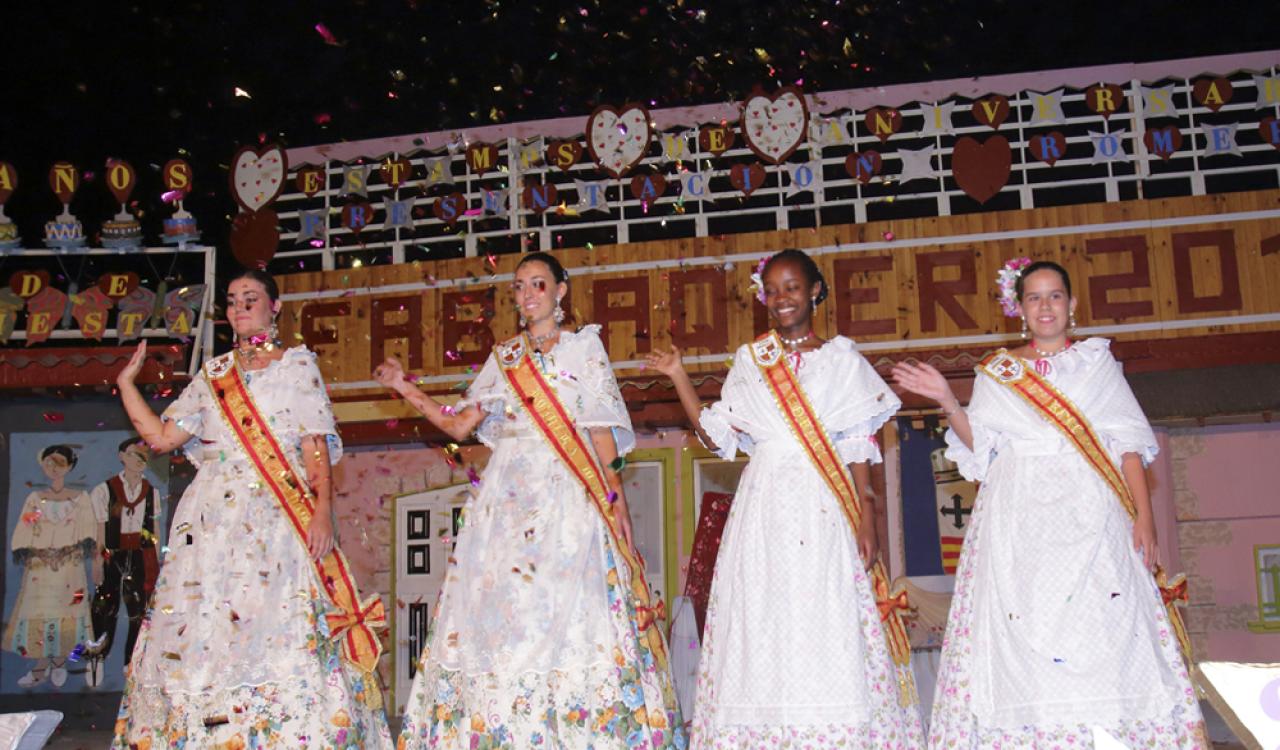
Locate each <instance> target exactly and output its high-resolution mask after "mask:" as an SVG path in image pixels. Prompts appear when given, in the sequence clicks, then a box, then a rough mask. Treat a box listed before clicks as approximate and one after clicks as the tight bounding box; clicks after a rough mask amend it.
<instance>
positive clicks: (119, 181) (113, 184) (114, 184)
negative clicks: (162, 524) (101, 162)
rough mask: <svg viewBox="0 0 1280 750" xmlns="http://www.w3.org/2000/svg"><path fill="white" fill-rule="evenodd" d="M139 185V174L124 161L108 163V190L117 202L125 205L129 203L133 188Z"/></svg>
mask: <svg viewBox="0 0 1280 750" xmlns="http://www.w3.org/2000/svg"><path fill="white" fill-rule="evenodd" d="M137 184H138V173H137V172H135V171H133V166H132V165H131V164H129V162H127V161H124V160H123V159H110V160H108V161H107V189H108V190H110V191H111V194H112V195H113V196H115V199H116V202H117V203H119V204H121V205H124V204H125V203H128V202H129V196H130V195H132V194H133V188H134V186H135V185H137Z"/></svg>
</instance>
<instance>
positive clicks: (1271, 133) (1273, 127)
mask: <svg viewBox="0 0 1280 750" xmlns="http://www.w3.org/2000/svg"><path fill="white" fill-rule="evenodd" d="M1258 135H1261V136H1262V142H1263V143H1270V144H1271V145H1272V147H1273V148H1277V149H1280V121H1278V120H1276V118H1274V117H1264V118H1262V122H1259V123H1258Z"/></svg>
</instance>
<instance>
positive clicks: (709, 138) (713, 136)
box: [698, 125, 733, 156]
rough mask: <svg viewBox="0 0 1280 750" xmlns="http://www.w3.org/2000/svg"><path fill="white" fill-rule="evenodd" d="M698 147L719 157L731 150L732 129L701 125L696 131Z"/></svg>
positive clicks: (721, 126) (722, 126)
mask: <svg viewBox="0 0 1280 750" xmlns="http://www.w3.org/2000/svg"><path fill="white" fill-rule="evenodd" d="M698 146H699V147H700V148H701V149H702V150H703V151H709V152H711V154H713V155H714V156H719V155H720V154H723V153H724V152H726V151H728V150H729V149H731V148H733V129H732V128H730V127H729V126H727V125H703V126H702V127H701V128H700V129H699V130H698Z"/></svg>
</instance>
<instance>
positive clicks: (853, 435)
mask: <svg viewBox="0 0 1280 750" xmlns="http://www.w3.org/2000/svg"><path fill="white" fill-rule="evenodd" d="M787 363H788V366H790V367H792V368H794V369H795V371H796V375H797V377H798V379H799V381H800V384H801V386H802V387H803V388H804V390H805V394H806V396H807V397H808V399H809V402H810V403H811V404H812V405H813V408H814V411H815V412H816V413H817V414H818V418H819V420H820V421H821V423H822V426H823V427H824V428H825V429H826V431H827V434H828V435H829V436H830V437H831V440H832V442H833V443H834V444H835V447H836V450H837V451H838V452H839V454H840V458H841V460H842V461H845V462H855V461H879V460H880V451H879V449H878V448H877V447H876V444H875V442H874V441H873V439H872V436H873V435H874V433H875V432H876V430H878V429H879V428H880V426H881V425H882V424H884V422H885V421H886V420H888V419H889V418H890V417H891V416H892V415H893V413H894V412H895V411H897V409H898V406H899V405H900V402H899V400H898V398H897V397H896V396H894V395H893V392H892V391H891V390H889V388H888V386H887V385H885V383H884V381H883V380H882V379H881V378H880V376H879V375H877V374H876V372H875V369H874V368H872V367H871V365H870V363H868V362H867V361H866V359H865V358H864V357H863V356H862V355H861V354H859V353H858V352H857V350H856V349H855V348H854V344H853V342H852V341H851V340H849V339H847V338H844V337H842V336H840V337H836V338H834V339H832V340H831V341H828V342H827V343H826V344H824V345H823V346H822V347H821V348H819V349H817V350H815V351H811V352H807V353H804V354H802V355H800V358H799V361H798V362H797V361H796V360H795V358H794V357H793V355H788V356H787ZM701 424H702V427H703V429H704V430H706V432H707V433H708V434H709V436H710V437H711V439H712V440H713V441H714V443H715V444H716V447H717V449H718V450H719V451H720V454H721V455H722V456H724V457H725V458H729V457H732V455H733V454H734V452H735V450H736V449H738V448H741V449H743V450H745V451H747V452H749V453H750V454H751V461H750V462H749V463H748V464H747V468H746V469H745V470H744V471H743V474H742V478H741V480H740V481H739V483H738V489H737V493H736V495H735V496H734V499H733V504H732V505H731V506H730V508H729V517H728V520H727V522H726V524H725V527H724V533H723V536H722V538H721V543H720V554H719V557H718V559H717V561H716V567H715V573H714V578H713V580H712V584H711V598H710V603H709V605H708V608H707V619H706V627H705V629H704V631H703V646H702V649H703V650H702V658H701V661H700V663H699V675H698V688H697V699H696V708H695V709H694V719H693V731H692V738H691V740H692V741H691V746H692V747H693V748H695V749H696V750H707V749H708V748H714V749H715V750H757V749H758V750H764V749H766V748H769V749H772V748H797V749H803V750H820V749H822V748H855V749H859V750H861V749H865V750H873V749H874V750H891V749H895V748H896V749H913V748H920V747H923V745H924V734H923V729H922V727H921V721H920V714H919V711H918V707H917V706H916V705H914V704H910V705H903V703H904V702H906V701H904V700H903V698H904V697H906V696H909V695H910V691H909V689H904V686H905V685H909V683H903V682H900V677H899V670H898V668H897V667H896V666H895V665H894V663H893V661H892V659H891V657H890V655H889V649H888V646H887V644H886V642H885V634H884V631H883V629H882V628H881V620H880V616H879V611H878V609H877V608H876V603H875V597H874V595H873V593H872V588H871V581H870V577H869V576H868V575H867V572H866V569H865V566H864V565H863V562H862V559H861V557H860V556H859V554H858V549H857V543H856V541H855V539H854V536H853V534H852V532H851V530H850V529H849V523H848V521H847V520H846V519H845V516H844V514H843V512H842V510H841V508H840V502H839V500H838V499H837V498H836V496H835V495H834V494H832V492H831V490H830V488H829V487H828V485H827V483H826V481H825V480H824V479H823V478H822V476H821V475H820V474H819V473H818V470H817V469H816V468H815V467H814V466H813V464H812V462H811V460H810V458H809V457H808V455H807V454H806V453H805V452H804V448H803V446H802V445H801V443H800V441H799V439H798V438H797V437H796V436H795V434H794V432H793V430H792V428H791V426H790V425H789V424H788V423H787V421H786V420H785V418H784V417H783V415H782V413H781V411H780V409H779V408H778V405H777V401H776V399H775V397H774V395H773V393H772V391H771V390H770V389H769V387H768V386H767V385H766V383H765V382H764V378H763V376H762V375H761V373H760V369H759V367H758V366H757V365H756V364H755V362H754V360H753V359H752V355H751V351H750V349H749V348H748V347H746V346H744V347H741V348H740V349H738V352H737V354H736V355H735V357H734V363H733V367H732V369H730V371H729V375H728V377H727V378H726V380H725V385H724V388H723V389H722V390H721V400H720V401H719V402H718V403H716V404H715V405H713V406H712V407H710V408H708V409H706V410H704V411H703V412H702V417H701ZM907 674H908V671H907V670H906V669H905V668H904V669H903V671H902V678H906V676H907ZM904 693H905V694H906V696H904Z"/></svg>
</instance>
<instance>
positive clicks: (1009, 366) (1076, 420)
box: [977, 349, 1191, 659]
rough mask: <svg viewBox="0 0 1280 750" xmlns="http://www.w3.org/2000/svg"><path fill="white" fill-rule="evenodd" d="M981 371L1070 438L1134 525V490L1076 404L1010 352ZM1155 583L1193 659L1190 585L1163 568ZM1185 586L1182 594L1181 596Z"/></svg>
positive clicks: (985, 362) (997, 355) (1000, 354)
mask: <svg viewBox="0 0 1280 750" xmlns="http://www.w3.org/2000/svg"><path fill="white" fill-rule="evenodd" d="M977 370H978V372H979V373H982V374H983V375H986V376H987V377H989V378H991V379H992V380H994V381H995V382H996V383H999V384H1000V385H1002V386H1004V387H1005V388H1008V389H1009V390H1010V391H1013V392H1014V393H1015V394H1017V395H1018V397H1019V398H1021V399H1022V400H1023V402H1025V403H1026V404H1027V405H1028V406H1030V407H1031V408H1032V410H1033V411H1035V412H1036V413H1037V414H1039V415H1040V416H1041V417H1043V418H1044V420H1045V421H1046V422H1048V423H1049V425H1050V426H1051V427H1053V428H1054V429H1056V430H1057V431H1058V432H1059V433H1060V434H1061V435H1062V436H1063V437H1065V438H1066V439H1067V442H1068V443H1070V444H1071V445H1072V446H1074V447H1075V449H1076V450H1078V451H1079V452H1080V455H1081V456H1083V457H1084V460H1085V463H1087V464H1089V466H1090V467H1091V468H1092V469H1093V470H1094V471H1095V472H1097V474H1098V476H1099V477H1101V478H1102V481H1103V482H1106V484H1107V486H1108V487H1110V488H1111V491H1112V492H1114V493H1115V496H1116V498H1117V499H1118V500H1119V501H1120V505H1121V506H1122V507H1123V508H1124V510H1125V512H1126V513H1128V514H1129V518H1130V520H1135V519H1137V517H1138V509H1137V506H1136V505H1135V504H1134V502H1133V493H1132V491H1130V489H1129V484H1128V482H1125V481H1124V476H1123V475H1122V474H1121V473H1120V469H1119V467H1117V466H1116V465H1115V463H1114V462H1113V461H1112V460H1111V456H1110V455H1109V454H1108V453H1107V451H1106V448H1105V447H1104V446H1103V443H1102V438H1100V437H1099V436H1098V433H1097V432H1095V431H1094V429H1093V425H1091V424H1089V420H1088V419H1086V418H1085V416H1084V412H1082V411H1080V409H1079V408H1078V407H1077V406H1076V405H1075V404H1074V403H1073V402H1072V401H1071V399H1069V398H1067V397H1066V395H1065V394H1063V393H1062V392H1061V391H1059V390H1058V389H1057V388H1055V387H1054V386H1053V384H1052V383H1050V382H1049V381H1047V380H1045V379H1044V378H1042V377H1041V376H1040V374H1039V373H1037V372H1036V371H1035V368H1033V367H1027V365H1026V362H1024V361H1023V360H1022V359H1020V358H1019V357H1015V356H1014V355H1012V354H1010V353H1009V352H1008V350H1006V349H1001V350H1000V351H998V352H996V353H995V354H992V355H991V356H990V357H987V358H986V359H985V360H983V361H982V364H981V365H979V366H978V368H977ZM1155 577H1156V584H1157V585H1158V586H1159V587H1160V590H1161V598H1162V599H1163V602H1164V607H1165V610H1166V611H1167V612H1168V614H1169V623H1170V624H1171V625H1172V627H1173V632H1174V633H1175V634H1176V635H1177V636H1178V643H1179V644H1180V645H1181V646H1182V653H1183V655H1184V656H1186V657H1187V658H1188V659H1190V658H1191V640H1190V638H1188V636H1187V629H1186V626H1185V625H1184V624H1183V622H1182V611H1181V610H1179V609H1178V602H1185V601H1186V586H1185V582H1186V579H1185V577H1184V576H1182V575H1181V574H1179V575H1178V576H1175V577H1174V584H1173V585H1170V584H1169V583H1167V582H1166V580H1165V573H1164V571H1163V570H1161V569H1160V568H1159V567H1157V568H1156V571H1155ZM1180 584H1181V591H1179V590H1178V589H1179V585H1180Z"/></svg>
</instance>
